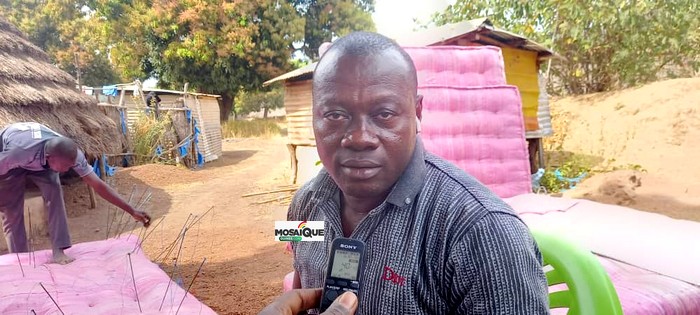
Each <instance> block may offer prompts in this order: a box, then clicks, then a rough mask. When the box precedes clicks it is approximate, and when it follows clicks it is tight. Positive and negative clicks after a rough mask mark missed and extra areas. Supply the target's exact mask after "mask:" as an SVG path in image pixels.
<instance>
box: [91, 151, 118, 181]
mask: <svg viewBox="0 0 700 315" xmlns="http://www.w3.org/2000/svg"><path fill="white" fill-rule="evenodd" d="M102 162H103V163H104V164H105V173H106V174H105V175H106V176H108V177H112V176H114V173H116V171H117V167H116V166H111V165H109V163H107V156H106V155H102ZM92 170H93V171H94V172H95V175H97V177H102V170H100V161H99V159H95V162H94V163H93V164H92Z"/></svg>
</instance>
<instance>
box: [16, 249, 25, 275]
mask: <svg viewBox="0 0 700 315" xmlns="http://www.w3.org/2000/svg"><path fill="white" fill-rule="evenodd" d="M15 254H17V263H18V264H19V270H22V278H24V267H22V261H21V260H20V259H19V253H15Z"/></svg>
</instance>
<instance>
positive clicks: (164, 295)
mask: <svg viewBox="0 0 700 315" xmlns="http://www.w3.org/2000/svg"><path fill="white" fill-rule="evenodd" d="M186 233H187V228H186V227H183V230H182V238H181V239H180V249H179V250H178V251H177V257H176V258H175V265H174V266H173V272H172V274H171V275H170V281H168V286H167V287H165V294H163V300H162V301H161V302H160V307H159V308H158V311H161V310H162V309H163V303H165V297H166V296H168V290H169V289H170V284H171V283H172V282H173V280H172V278H173V277H174V276H175V271H176V270H177V262H178V260H179V259H180V253H181V252H182V244H183V243H185V234H186ZM166 257H167V256H166Z"/></svg>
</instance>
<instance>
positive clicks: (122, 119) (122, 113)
mask: <svg viewBox="0 0 700 315" xmlns="http://www.w3.org/2000/svg"><path fill="white" fill-rule="evenodd" d="M119 118H121V121H122V133H123V134H126V117H124V109H120V110H119Z"/></svg>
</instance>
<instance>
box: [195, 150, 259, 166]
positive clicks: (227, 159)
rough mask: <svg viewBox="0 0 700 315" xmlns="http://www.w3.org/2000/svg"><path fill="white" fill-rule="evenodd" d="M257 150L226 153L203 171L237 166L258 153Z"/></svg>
mask: <svg viewBox="0 0 700 315" xmlns="http://www.w3.org/2000/svg"><path fill="white" fill-rule="evenodd" d="M257 152H258V151H257V150H235V151H224V152H223V153H222V154H221V156H220V157H219V158H218V159H217V160H214V161H212V162H210V163H206V164H205V165H204V168H202V169H203V170H206V169H212V168H218V167H226V166H231V165H236V164H238V163H240V162H242V161H244V160H246V159H248V158H250V157H251V156H253V155H255V153H257Z"/></svg>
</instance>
